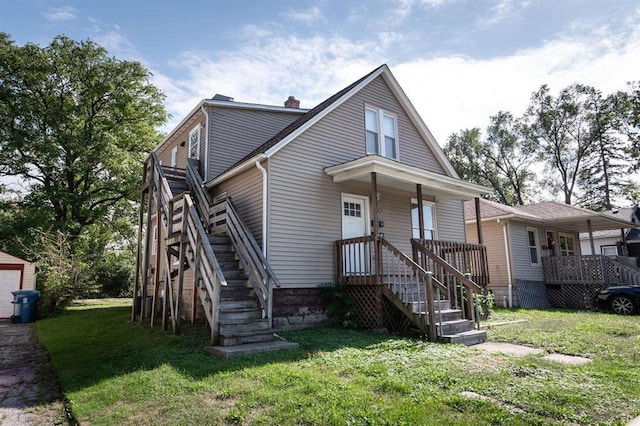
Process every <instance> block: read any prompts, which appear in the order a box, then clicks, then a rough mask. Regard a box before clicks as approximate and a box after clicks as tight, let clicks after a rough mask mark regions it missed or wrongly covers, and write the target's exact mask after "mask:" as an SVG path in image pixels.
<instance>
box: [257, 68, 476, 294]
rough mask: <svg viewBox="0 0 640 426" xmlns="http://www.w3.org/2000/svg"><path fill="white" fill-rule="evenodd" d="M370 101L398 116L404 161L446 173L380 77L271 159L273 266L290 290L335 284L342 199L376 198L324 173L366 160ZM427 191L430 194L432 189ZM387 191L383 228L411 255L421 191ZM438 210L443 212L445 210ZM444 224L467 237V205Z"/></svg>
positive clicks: (454, 235)
mask: <svg viewBox="0 0 640 426" xmlns="http://www.w3.org/2000/svg"><path fill="white" fill-rule="evenodd" d="M365 104H366V105H367V106H373V107H378V108H382V109H384V110H385V111H387V112H391V113H394V114H396V116H397V119H398V129H399V132H398V143H399V147H400V159H401V161H402V162H404V163H407V164H410V165H412V166H416V167H420V168H423V169H427V170H430V171H433V172H436V173H443V170H442V168H441V166H440V164H439V163H438V162H437V160H436V159H435V157H434V155H433V153H431V152H430V151H429V150H428V148H427V145H426V144H425V143H424V142H423V141H422V139H421V138H420V136H419V134H418V132H417V130H416V129H415V128H414V127H413V126H412V125H411V123H410V121H409V118H408V117H407V116H406V114H405V113H404V111H403V110H402V109H401V107H400V105H399V104H398V102H397V101H396V99H395V97H394V96H393V95H392V94H391V92H390V90H389V89H388V87H387V86H386V83H385V82H384V81H383V79H382V78H378V79H376V80H374V81H373V82H372V83H371V84H369V85H368V86H367V87H365V88H363V89H362V90H361V91H360V92H358V93H357V94H356V95H354V96H352V97H351V98H350V99H349V100H347V101H346V102H345V103H343V104H342V105H340V106H339V107H337V108H336V109H335V110H334V111H332V112H331V113H329V114H328V115H326V116H325V117H324V118H323V119H322V120H320V121H319V122H317V123H315V124H314V125H313V126H312V127H310V128H309V129H308V130H307V131H305V132H304V133H303V134H302V135H300V136H299V137H298V138H297V139H296V140H294V141H292V142H291V143H289V144H288V145H287V146H286V147H284V148H283V149H281V150H280V151H279V152H278V153H277V154H275V155H274V156H273V157H272V158H271V159H270V160H269V201H268V202H269V212H270V213H269V224H268V226H269V228H268V229H269V235H268V239H269V247H268V253H269V262H270V264H271V265H272V267H273V268H274V270H275V271H276V274H277V275H278V277H279V279H280V281H281V283H282V284H283V286H285V287H308V286H316V285H319V284H321V283H327V282H333V281H334V276H335V271H334V268H335V266H334V242H335V241H336V240H339V239H341V238H342V211H341V205H340V202H341V194H342V193H349V194H357V195H365V196H369V195H370V187H369V185H368V184H366V183H357V182H353V183H344V184H334V183H333V182H332V179H331V178H330V177H328V176H327V175H326V174H325V173H324V168H325V167H328V166H332V165H336V164H341V163H344V162H347V161H350V160H353V159H356V158H360V157H363V156H365V155H366V146H365V125H364V106H365ZM423 190H424V194H425V196H428V195H429V190H428V188H424V189H423ZM379 192H380V193H381V198H380V202H379V203H380V205H379V208H380V212H379V215H380V220H383V221H384V227H383V228H381V229H380V231H381V232H383V233H384V235H385V238H386V239H387V240H389V241H390V242H391V243H392V244H394V245H397V247H398V248H399V249H400V250H401V251H404V252H405V253H410V244H409V239H410V238H411V215H410V203H411V198H415V193H409V192H401V191H397V190H393V189H390V188H385V187H383V186H381V187H380V188H379ZM436 209H437V211H438V212H439V210H440V208H439V206H437V207H436ZM455 211H458V212H459V215H458V221H459V224H458V225H455V224H454V222H455V220H456V219H455ZM440 216H442V217H440ZM438 220H439V221H440V220H441V221H442V222H443V224H444V227H443V235H444V236H448V237H450V239H455V240H459V241H463V240H464V222H463V213H462V203H457V205H456V203H446V205H444V207H442V212H439V213H438ZM440 238H442V237H440Z"/></svg>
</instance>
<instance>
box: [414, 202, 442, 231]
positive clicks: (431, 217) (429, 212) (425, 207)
mask: <svg viewBox="0 0 640 426" xmlns="http://www.w3.org/2000/svg"><path fill="white" fill-rule="evenodd" d="M435 209H436V206H435V204H434V203H432V202H430V201H423V202H422V216H423V219H424V238H425V239H426V240H433V239H435V238H436V220H435ZM411 236H412V238H420V220H419V218H418V201H417V200H416V199H412V200H411Z"/></svg>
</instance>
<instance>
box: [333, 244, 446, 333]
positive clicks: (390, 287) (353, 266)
mask: <svg viewBox="0 0 640 426" xmlns="http://www.w3.org/2000/svg"><path fill="white" fill-rule="evenodd" d="M336 257H337V259H336V266H337V268H338V270H337V277H338V280H339V281H342V282H347V283H349V284H353V285H363V284H364V285H374V284H381V285H382V286H383V290H384V293H385V295H386V296H387V298H388V299H389V300H390V301H391V302H392V303H393V304H394V305H395V306H396V307H397V308H398V309H400V310H401V311H402V312H403V314H404V315H405V316H406V317H407V318H409V319H410V320H411V321H412V322H413V323H414V324H415V325H416V327H418V329H419V330H420V331H421V332H422V333H423V334H424V335H426V336H427V338H428V339H429V340H430V341H436V340H438V335H437V323H438V319H436V312H439V310H436V306H437V305H438V304H439V301H440V293H441V291H443V290H445V289H446V287H445V286H444V285H443V284H442V283H441V282H439V281H438V280H437V279H435V278H434V276H433V274H432V273H431V272H430V271H427V270H425V269H424V268H423V267H421V266H420V265H419V264H417V263H416V262H414V261H413V259H411V258H410V257H408V256H407V255H405V254H404V253H402V252H401V251H400V250H398V249H397V248H395V247H394V246H393V245H392V244H391V243H389V242H388V241H387V240H385V239H384V238H382V237H375V236H365V237H358V238H349V239H345V240H339V241H336ZM440 322H441V321H440Z"/></svg>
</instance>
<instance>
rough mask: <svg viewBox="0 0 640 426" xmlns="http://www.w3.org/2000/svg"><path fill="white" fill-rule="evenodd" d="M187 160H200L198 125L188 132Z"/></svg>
mask: <svg viewBox="0 0 640 426" xmlns="http://www.w3.org/2000/svg"><path fill="white" fill-rule="evenodd" d="M189 158H193V159H195V160H199V159H200V125H197V126H196V127H194V128H193V130H191V131H190V132H189Z"/></svg>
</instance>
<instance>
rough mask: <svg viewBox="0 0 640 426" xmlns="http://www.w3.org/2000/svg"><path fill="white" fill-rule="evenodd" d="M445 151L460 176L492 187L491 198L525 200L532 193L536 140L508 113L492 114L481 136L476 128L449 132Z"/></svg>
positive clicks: (512, 202) (508, 201)
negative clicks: (483, 134) (532, 166)
mask: <svg viewBox="0 0 640 426" xmlns="http://www.w3.org/2000/svg"><path fill="white" fill-rule="evenodd" d="M445 153H446V154H447V156H448V157H449V160H450V161H451V163H452V165H453V167H454V168H455V169H456V171H457V172H458V174H459V175H460V177H461V178H462V179H465V180H469V181H472V182H476V183H479V184H481V185H486V186H490V187H492V188H493V189H494V193H493V194H492V195H490V196H489V198H491V199H493V200H494V201H497V202H500V203H502V204H506V205H516V204H524V203H525V202H527V201H530V199H531V197H532V195H534V194H535V188H534V182H535V174H534V172H533V171H532V169H531V165H532V163H533V159H534V157H535V155H536V154H535V143H534V141H533V140H532V139H530V138H528V137H527V130H526V127H524V126H523V125H522V123H521V121H520V120H518V119H517V118H515V117H513V115H512V114H511V113H508V112H499V113H498V114H496V115H494V116H492V117H491V118H490V124H489V126H488V127H487V136H486V138H485V139H484V140H483V138H482V135H481V132H480V130H479V129H477V128H476V129H466V130H462V131H460V132H459V133H455V134H453V135H451V136H450V137H449V141H448V142H447V145H446V146H445Z"/></svg>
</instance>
